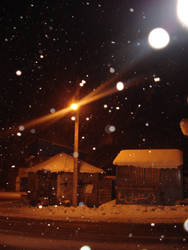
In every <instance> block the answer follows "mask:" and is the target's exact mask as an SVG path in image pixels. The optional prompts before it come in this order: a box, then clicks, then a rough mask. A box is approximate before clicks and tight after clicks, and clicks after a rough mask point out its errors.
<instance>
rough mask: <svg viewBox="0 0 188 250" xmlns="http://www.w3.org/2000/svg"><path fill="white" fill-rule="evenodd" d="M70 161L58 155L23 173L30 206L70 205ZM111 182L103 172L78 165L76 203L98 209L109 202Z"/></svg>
mask: <svg viewBox="0 0 188 250" xmlns="http://www.w3.org/2000/svg"><path fill="white" fill-rule="evenodd" d="M73 167H74V158H73V157H72V156H70V155H68V154H65V153H60V154H57V155H55V156H53V157H51V158H49V159H48V160H46V161H44V162H42V163H39V164H37V165H35V166H33V167H30V168H28V169H27V170H26V172H27V174H28V191H27V192H28V195H29V198H30V200H31V201H32V202H33V203H39V202H44V203H45V202H46V203H47V204H48V203H49V204H57V203H58V204H69V205H71V203H72V190H73ZM111 193H112V180H110V179H108V178H105V176H104V171H103V170H102V169H100V168H97V167H95V166H92V165H90V164H88V163H87V162H85V161H79V176H78V202H79V203H80V204H86V205H88V206H98V205H100V204H102V203H103V202H106V201H109V200H111Z"/></svg>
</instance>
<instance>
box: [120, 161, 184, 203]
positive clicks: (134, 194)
mask: <svg viewBox="0 0 188 250" xmlns="http://www.w3.org/2000/svg"><path fill="white" fill-rule="evenodd" d="M116 176H117V180H116V197H117V198H116V201H117V203H120V204H173V203H175V202H176V201H177V200H181V199H182V197H183V182H182V169H181V168H177V169H159V168H140V167H134V166H121V167H117V170H116Z"/></svg>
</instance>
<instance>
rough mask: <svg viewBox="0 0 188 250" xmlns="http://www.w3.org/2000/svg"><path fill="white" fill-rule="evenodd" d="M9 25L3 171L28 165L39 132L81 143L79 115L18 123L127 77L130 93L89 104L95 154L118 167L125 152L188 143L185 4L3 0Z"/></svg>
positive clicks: (85, 116) (0, 25) (0, 121)
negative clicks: (158, 40)
mask: <svg viewBox="0 0 188 250" xmlns="http://www.w3.org/2000/svg"><path fill="white" fill-rule="evenodd" d="M156 27H162V28H164V29H166V30H167V31H168V33H169V35H170V43H169V45H168V46H167V47H166V48H164V49H161V50H154V49H152V48H151V47H150V46H149V44H148V40H147V39H148V34H149V32H150V31H151V30H152V29H154V28H156ZM0 30H1V34H0V69H1V95H0V105H1V111H0V113H1V115H0V129H1V133H0V140H1V150H0V153H1V160H2V162H3V164H1V169H6V170H7V169H9V168H10V167H11V165H12V164H14V165H15V166H16V167H19V166H21V165H23V164H22V162H23V160H24V159H25V158H26V157H27V156H28V153H29V145H30V144H31V143H32V142H33V141H35V140H36V139H37V138H42V139H45V140H48V141H50V142H52V143H57V144H59V145H62V146H64V147H65V148H69V149H72V148H73V135H74V121H72V120H71V117H72V116H73V115H74V113H73V112H71V113H68V114H67V115H66V116H64V117H62V118H61V119H58V120H57V121H53V119H52V120H50V121H49V122H47V123H43V124H40V125H36V126H33V127H31V128H28V129H24V130H23V131H22V130H21V131H19V130H18V131H19V132H18V131H17V130H16V129H17V128H19V126H24V124H26V123H27V122H29V121H31V120H33V119H36V118H39V117H42V116H44V115H47V114H50V113H54V112H56V111H58V110H61V109H63V108H66V107H67V106H69V105H70V103H71V101H72V100H73V99H74V97H75V95H76V93H78V91H79V97H80V98H83V97H84V96H86V95H88V94H89V93H91V92H95V91H96V89H98V87H99V86H101V85H104V86H106V88H111V89H113V88H115V86H116V83H117V82H118V81H122V82H123V83H124V85H125V89H124V90H123V91H121V92H120V91H116V92H115V93H113V94H111V95H109V96H106V97H105V98H101V99H98V100H96V101H95V102H91V103H88V104H87V105H85V106H82V107H81V109H80V131H79V132H80V144H79V149H80V152H81V153H83V155H84V157H85V159H86V160H87V161H88V162H90V163H93V164H96V165H98V166H100V167H103V168H105V169H108V168H109V169H111V162H112V160H113V158H114V157H115V156H116V154H117V153H118V152H119V151H120V150H121V149H131V148H135V149H136V148H180V149H184V140H185V138H183V136H182V134H181V131H180V128H179V122H180V120H181V119H182V118H184V117H187V116H188V114H187V90H188V88H187V76H188V29H186V28H185V27H183V25H182V24H181V23H180V21H179V20H178V18H177V16H176V1H174V0H157V1H156V0H140V1H138V0H131V1H129V0H95V1H94V0H93V1H91V0H85V1H84V0H83V1H79V0H65V1H63V0H59V1H58V0H53V1H47V0H43V1H37V0H36V1H34V0H33V1H29V0H25V1H21V0H20V1H10V0H9V1H8V0H7V1H3V0H2V1H1V2H0ZM156 77H157V78H158V79H159V81H155V79H156ZM80 83H81V84H80ZM106 83H108V84H107V85H106ZM80 85H81V86H80ZM103 91H105V87H104V88H103ZM110 126H111V127H110ZM21 128H22V127H21ZM109 128H110V129H109Z"/></svg>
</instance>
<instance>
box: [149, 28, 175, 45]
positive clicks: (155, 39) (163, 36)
mask: <svg viewBox="0 0 188 250" xmlns="http://www.w3.org/2000/svg"><path fill="white" fill-rule="evenodd" d="M148 42H149V45H150V46H151V47H152V48H154V49H163V48H165V47H166V46H167V45H168V44H169V42H170V36H169V34H168V32H167V31H166V30H165V29H162V28H155V29H153V30H152V31H151V32H150V33H149V36H148Z"/></svg>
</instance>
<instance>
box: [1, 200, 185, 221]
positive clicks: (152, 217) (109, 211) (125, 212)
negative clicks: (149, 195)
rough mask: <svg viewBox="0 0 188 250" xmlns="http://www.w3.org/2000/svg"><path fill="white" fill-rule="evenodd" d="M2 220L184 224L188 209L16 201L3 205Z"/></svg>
mask: <svg viewBox="0 0 188 250" xmlns="http://www.w3.org/2000/svg"><path fill="white" fill-rule="evenodd" d="M0 216H7V217H10V216H12V217H24V218H36V219H54V220H67V221H75V220H76V221H90V222H98V221H105V222H132V223H178V222H179V223H184V222H185V220H186V219H187V218H188V205H186V206H185V205H176V206H156V205H155V206H151V205H120V204H116V203H115V200H113V201H110V202H108V203H105V204H103V205H101V206H99V207H98V208H89V207H87V206H84V205H83V206H78V207H76V208H75V207H64V206H56V205H55V206H46V207H44V206H38V207H31V206H28V205H24V204H22V203H20V202H18V201H17V202H15V201H14V202H0Z"/></svg>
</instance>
